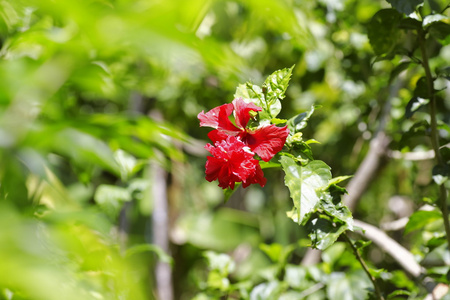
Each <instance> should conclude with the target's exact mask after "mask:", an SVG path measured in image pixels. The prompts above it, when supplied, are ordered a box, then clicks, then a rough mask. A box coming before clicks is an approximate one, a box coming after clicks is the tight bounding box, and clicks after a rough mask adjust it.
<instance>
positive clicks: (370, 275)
mask: <svg viewBox="0 0 450 300" xmlns="http://www.w3.org/2000/svg"><path fill="white" fill-rule="evenodd" d="M342 236H343V237H344V239H345V241H346V242H347V243H348V244H349V245H350V247H351V248H352V250H353V253H355V256H356V259H357V260H358V261H359V263H360V264H361V267H362V268H363V269H364V272H366V274H367V276H368V277H369V279H370V281H372V284H373V287H374V288H375V293H376V294H377V297H378V299H380V300H384V297H383V294H381V291H380V288H379V287H378V284H377V281H376V279H375V277H374V276H373V275H372V274H370V271H369V268H368V267H367V265H366V262H365V261H364V259H363V258H362V257H361V254H360V253H359V251H358V248H356V247H355V245H354V244H353V242H352V241H351V240H350V238H349V237H348V235H347V233H345V232H344V233H343V234H342Z"/></svg>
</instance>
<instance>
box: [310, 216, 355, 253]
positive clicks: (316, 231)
mask: <svg viewBox="0 0 450 300" xmlns="http://www.w3.org/2000/svg"><path fill="white" fill-rule="evenodd" d="M305 225H306V229H307V231H308V232H309V234H308V236H309V238H310V239H311V247H313V248H316V249H319V250H325V249H327V248H328V247H330V246H331V245H333V244H334V242H336V240H337V239H338V237H339V236H340V235H341V233H343V232H344V231H345V230H347V227H346V226H345V225H343V224H340V223H338V224H337V223H336V222H333V221H331V220H330V219H329V218H328V217H326V216H325V215H318V216H316V217H315V218H311V219H309V220H308V221H307V222H306V224H305Z"/></svg>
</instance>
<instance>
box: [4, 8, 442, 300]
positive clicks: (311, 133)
mask: <svg viewBox="0 0 450 300" xmlns="http://www.w3.org/2000/svg"><path fill="white" fill-rule="evenodd" d="M389 2H390V3H391V4H392V5H393V6H394V8H397V9H398V10H399V11H400V12H402V13H409V12H410V10H411V6H410V5H405V2H406V1H389ZM412 2H413V3H416V2H417V3H419V2H422V1H412ZM446 5H447V3H446V1H443V0H433V1H432V0H429V1H428V0H427V1H425V2H424V4H423V5H422V6H421V7H420V11H421V12H422V16H429V17H430V15H439V16H438V17H436V16H435V18H428V19H427V23H426V28H427V30H429V33H430V36H431V39H430V40H429V44H428V45H427V48H428V50H429V56H430V66H431V68H432V70H433V72H435V74H438V75H439V78H440V79H439V80H436V81H435V85H436V86H435V88H436V89H437V90H441V89H442V91H441V92H439V93H438V94H437V95H438V98H439V101H438V102H437V106H438V119H439V120H440V121H441V122H440V124H439V126H440V128H441V130H440V137H441V144H442V145H444V144H446V143H449V142H450V132H449V130H448V128H449V126H448V124H449V123H450V113H449V111H450V102H449V99H450V96H449V89H448V81H446V78H447V79H448V77H449V75H448V73H449V72H448V67H449V65H450V45H449V36H450V35H449V34H448V24H449V22H448V20H449V10H448V9H447V10H444V8H445V6H446ZM382 8H390V5H389V3H388V2H385V1H382V0H360V1H356V0H336V1H330V0H319V1H312V0H305V1H296V0H280V1H272V0H263V1H253V0H252V1H239V0H236V1H220V0H192V1H180V0H169V1H158V0H80V1H52V0H0V45H1V50H0V224H1V228H2V230H1V231H0V260H1V263H0V299H8V300H16V299H17V300H19V299H42V300H51V299H58V300H59V299H154V298H155V297H156V296H155V295H156V292H155V290H156V283H155V271H154V269H155V265H156V263H157V262H158V261H162V262H167V263H169V262H170V263H172V270H173V284H174V291H175V299H192V298H194V297H196V298H195V299H220V297H229V298H230V299H240V297H241V298H244V299H301V298H305V299H327V298H328V299H361V297H363V296H364V295H366V294H367V288H368V287H370V282H368V281H367V280H366V279H365V276H364V274H363V273H362V271H361V269H360V267H359V265H358V263H357V261H356V260H355V259H354V257H353V256H352V254H351V252H349V251H344V250H345V246H344V245H343V244H342V243H341V242H339V241H338V242H337V243H336V244H334V245H333V246H332V247H331V248H329V249H328V250H326V251H325V252H323V253H322V262H321V263H320V264H318V265H314V266H301V265H300V264H299V263H300V261H301V259H302V258H303V256H304V254H305V251H306V247H305V246H306V244H307V242H305V240H304V239H305V238H306V233H305V232H304V230H303V229H302V228H301V227H298V225H297V224H295V223H294V222H292V221H291V220H290V219H288V218H287V217H286V211H288V210H290V209H291V207H292V202H291V200H290V198H289V191H288V190H287V188H286V187H285V186H284V183H283V176H282V174H281V173H280V172H279V171H278V170H274V169H271V168H267V169H265V170H264V172H265V175H266V177H268V178H269V180H268V183H267V186H266V187H265V188H264V189H263V190H262V189H259V188H257V187H249V188H247V189H245V190H243V189H239V190H238V191H237V192H236V193H235V194H234V195H233V196H232V197H231V198H230V200H229V201H228V202H227V203H226V204H223V194H222V192H221V190H220V188H218V187H217V186H216V185H215V183H208V182H206V181H205V180H204V169H203V168H204V162H205V156H206V154H205V152H204V151H203V149H202V147H203V145H204V144H205V143H206V141H205V142H203V140H206V133H207V130H206V129H203V128H199V126H198V120H197V118H196V116H197V114H198V113H199V112H200V111H201V110H209V109H211V108H212V107H215V106H218V105H221V104H223V103H226V102H230V101H231V100H232V99H233V95H234V93H235V90H236V86H237V85H238V84H239V83H243V82H247V81H249V80H250V81H251V82H253V83H255V84H256V85H261V84H262V83H263V79H264V78H265V77H266V76H267V75H269V74H271V73H272V72H273V71H275V70H278V69H282V68H285V67H290V66H292V65H296V67H295V68H294V69H293V73H292V79H291V82H290V85H289V89H288V90H287V92H286V98H285V99H284V100H283V109H282V111H281V112H280V116H279V117H280V118H285V119H289V118H291V117H293V116H294V115H297V114H299V113H302V112H305V111H308V110H310V109H311V107H313V105H320V106H321V107H320V108H316V111H315V113H314V115H313V117H312V118H311V119H310V120H309V126H308V127H307V128H306V129H305V130H303V131H302V134H303V137H304V139H305V140H309V139H314V140H317V141H319V142H320V143H321V144H320V145H310V147H311V148H312V149H313V150H314V156H315V158H317V159H321V160H323V161H325V162H326V163H327V164H329V165H330V166H331V168H332V170H333V174H334V175H335V176H341V175H349V174H353V173H354V172H355V170H356V168H357V166H358V165H359V163H360V162H361V160H362V159H363V158H364V156H365V154H366V153H367V149H368V147H369V141H370V139H371V138H372V137H373V135H374V134H375V133H376V132H377V131H378V130H379V129H380V128H381V127H385V129H386V132H387V133H388V135H389V136H390V137H391V139H392V142H391V145H390V147H391V149H392V150H396V151H399V152H413V151H423V150H428V149H430V144H429V142H428V140H427V137H426V136H425V134H426V132H427V118H428V114H427V113H426V110H425V107H426V106H425V105H423V103H421V102H420V101H419V100H418V98H424V94H423V91H424V90H423V85H422V83H421V78H422V77H423V76H424V74H423V71H422V70H421V69H420V68H419V66H418V63H419V61H417V60H415V59H414V57H419V56H418V55H417V50H414V49H416V48H415V45H414V43H413V44H408V43H410V42H411V41H415V36H411V35H413V33H412V31H408V30H404V28H408V26H409V27H411V26H416V24H415V22H414V21H408V22H405V21H403V23H402V24H400V25H402V26H403V28H397V27H396V28H397V29H393V27H392V26H391V27H389V28H388V27H387V26H384V25H386V22H384V21H385V20H386V18H388V19H389V20H390V22H391V23H392V24H393V23H395V24H397V23H398V22H400V18H401V17H400V16H402V15H401V13H399V12H396V11H394V10H381V11H380V9H382ZM413 9H414V8H413ZM374 15H376V17H375V18H374V19H372V17H373V16H374ZM378 17H380V18H381V20H384V21H383V22H381V24H378V23H377V20H379V19H378ZM391 23H389V24H391ZM392 24H391V25H392ZM374 30H375V33H374V34H372V33H373V31H374ZM374 36H375V37H377V38H375V42H374V39H373V37H374ZM381 36H382V37H383V38H382V39H380V37H381ZM369 42H372V46H373V45H375V47H373V48H372V46H371V45H370V43H369ZM399 49H400V50H401V51H400V50H399ZM391 50H395V51H394V52H391ZM397 50H399V51H397ZM396 51H397V52H396ZM408 51H409V52H408ZM414 51H415V52H414ZM411 52H412V53H411ZM405 53H406V55H409V54H411V55H410V57H411V59H410V61H407V62H405V61H404V56H402V55H405ZM377 55H378V57H377V58H376V56H377ZM402 71H406V72H403V73H402V75H401V80H399V79H397V78H398V75H399V74H400V73H401V72H402ZM421 86H422V88H421ZM393 87H395V88H393ZM446 87H447V90H445V88H446ZM425 88H426V87H425ZM392 90H397V91H398V92H397V93H393V92H392ZM425 96H427V95H425ZM413 99H416V100H413ZM409 103H410V104H409ZM408 104H409V107H410V108H409V110H408ZM386 107H387V109H386ZM405 108H407V109H406V110H405ZM405 112H406V113H407V116H408V118H405V117H404V116H405ZM199 140H200V141H199ZM444 151H445V150H443V153H444ZM151 164H158V165H161V166H162V167H163V168H164V169H165V170H166V171H167V172H168V173H169V174H170V175H169V180H168V186H167V191H168V198H169V204H170V205H169V211H168V212H167V213H168V215H169V216H170V220H171V230H170V238H171V242H172V244H171V250H172V257H169V256H168V255H167V254H166V253H164V252H163V251H162V250H161V249H160V248H158V247H157V246H155V245H153V244H152V243H153V231H154V230H157V229H155V228H151V217H152V215H153V209H154V207H153V202H154V199H153V196H152V190H153V188H154V186H153V181H152V178H153V177H152V176H154V170H153V169H152V167H151V166H150V165H151ZM432 169H433V163H431V162H430V161H428V160H424V161H420V162H411V161H407V160H393V161H391V162H389V163H388V164H386V166H385V168H384V170H383V174H382V176H378V177H376V179H375V180H374V184H373V185H372V186H371V188H370V190H368V191H367V193H366V194H365V195H364V197H363V199H362V201H361V203H360V205H359V206H358V207H357V209H356V211H355V212H353V213H354V215H355V216H356V217H357V218H359V219H363V220H365V221H367V222H370V223H375V224H379V223H381V222H388V221H390V220H393V219H396V218H399V217H401V216H402V215H401V212H399V210H398V209H396V208H395V207H394V208H393V207H392V205H390V204H389V203H391V202H390V200H392V198H393V196H396V195H400V196H403V197H406V198H407V199H408V202H407V205H408V207H410V208H411V209H414V210H415V209H416V208H418V207H419V206H421V205H422V204H423V203H425V202H428V203H432V204H433V203H434V201H435V199H436V195H437V189H436V187H435V186H434V185H432V184H431V183H432V177H431V174H432ZM447 182H448V181H447ZM437 214H438V213H437V211H435V212H430V213H422V212H418V213H416V215H413V217H412V218H411V221H410V223H409V224H408V226H407V231H412V232H415V233H412V234H410V235H406V236H402V237H401V238H398V239H399V242H401V243H403V244H404V245H406V246H407V247H408V248H410V249H411V251H412V252H413V253H414V254H416V255H417V257H419V258H425V260H424V264H426V263H428V262H429V261H431V263H432V264H433V265H436V264H437V265H438V267H441V266H442V261H443V260H444V259H445V257H446V253H448V251H447V252H446V249H445V247H443V246H442V245H443V244H442V241H443V240H445V238H443V235H442V222H439V219H438V218H436V215H437ZM424 217H425V218H426V222H424V221H423V220H424V219H423V218H424ZM124 220H125V221H124ZM418 229H420V230H419V231H417V230H418ZM396 234H397V233H394V235H396ZM124 236H125V237H126V238H124ZM396 237H398V235H396ZM206 250H208V251H210V252H206V254H204V251H206ZM221 252H224V253H227V254H223V253H222V254H219V253H221ZM364 255H365V257H367V258H368V259H369V260H370V261H371V265H373V266H374V267H376V268H378V269H379V270H381V271H379V274H378V277H379V278H382V279H383V280H384V281H383V282H384V285H383V288H384V289H385V290H386V291H387V292H388V291H392V290H395V289H400V290H403V291H405V293H406V291H407V292H408V293H409V294H410V295H411V297H414V296H415V295H417V294H419V295H420V293H421V292H422V293H423V289H422V287H419V286H418V285H417V284H416V283H415V282H413V280H412V279H411V278H409V277H408V276H407V275H405V273H404V272H403V271H401V270H400V268H399V267H398V265H396V264H395V263H393V261H392V260H391V259H390V258H389V257H387V256H386V255H385V254H384V253H382V252H381V251H380V250H378V249H377V248H376V247H374V246H372V245H370V246H368V247H366V248H364ZM277 259H278V260H277ZM438 267H436V268H434V269H431V268H430V274H432V275H433V276H434V278H438V279H439V280H441V281H442V282H447V281H448V279H446V274H447V272H448V268H438ZM399 295H400V294H399ZM399 297H400V296H399Z"/></svg>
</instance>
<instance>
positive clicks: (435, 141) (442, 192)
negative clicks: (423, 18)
mask: <svg viewBox="0 0 450 300" xmlns="http://www.w3.org/2000/svg"><path fill="white" fill-rule="evenodd" d="M417 35H418V37H419V45H420V52H421V55H422V66H423V68H424V70H425V76H426V80H427V88H428V94H429V95H430V127H431V144H432V146H433V150H434V153H435V158H436V162H437V164H438V166H444V160H443V159H442V156H441V153H440V152H439V134H438V129H437V120H436V98H435V96H434V88H433V77H432V75H431V70H430V64H429V62H428V54H427V49H426V45H425V32H424V31H423V30H418V32H417ZM439 200H440V206H441V211H442V217H443V219H444V227H445V233H446V236H447V244H448V248H449V249H450V222H449V219H448V208H447V191H446V189H445V186H444V184H443V183H442V184H441V185H439Z"/></svg>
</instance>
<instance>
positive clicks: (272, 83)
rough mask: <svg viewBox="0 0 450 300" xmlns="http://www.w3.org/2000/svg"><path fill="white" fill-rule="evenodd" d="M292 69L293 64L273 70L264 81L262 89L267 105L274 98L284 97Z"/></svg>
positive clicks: (274, 99)
mask: <svg viewBox="0 0 450 300" xmlns="http://www.w3.org/2000/svg"><path fill="white" fill-rule="evenodd" d="M293 69H294V66H292V67H290V68H285V69H281V70H278V71H275V72H273V73H272V74H271V75H269V77H267V79H266V80H265V81H264V83H263V85H262V89H263V92H264V93H265V94H266V101H267V102H268V104H269V105H271V104H272V103H274V102H275V101H276V100H282V99H284V97H285V92H286V90H287V88H288V85H289V81H290V80H291V75H292V70H293ZM274 117H275V116H274Z"/></svg>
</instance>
